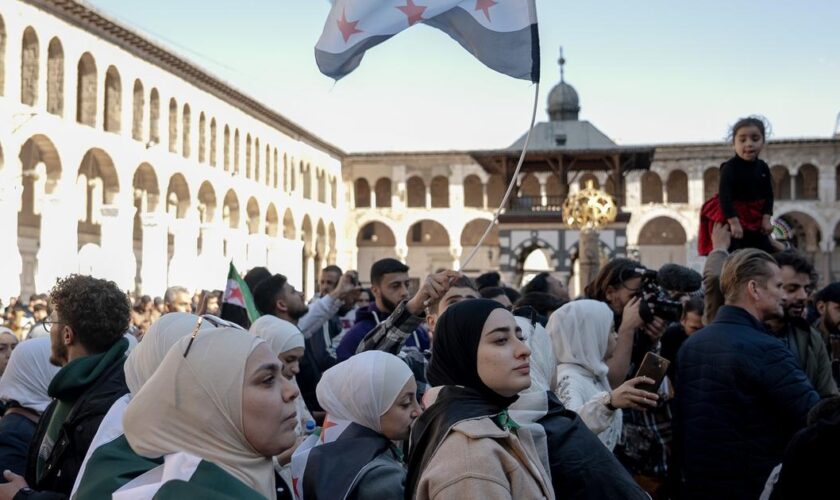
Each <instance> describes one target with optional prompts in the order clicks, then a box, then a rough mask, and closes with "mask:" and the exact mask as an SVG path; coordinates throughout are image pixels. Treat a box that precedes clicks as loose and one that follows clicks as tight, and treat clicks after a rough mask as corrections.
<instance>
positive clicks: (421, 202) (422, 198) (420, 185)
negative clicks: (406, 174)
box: [406, 176, 426, 208]
mask: <svg viewBox="0 0 840 500" xmlns="http://www.w3.org/2000/svg"><path fill="white" fill-rule="evenodd" d="M406 198H407V199H406V205H408V207H409V208H424V207H425V206H426V183H425V182H423V179H421V178H420V177H416V176H415V177H411V178H410V179H408V182H407V183H406Z"/></svg>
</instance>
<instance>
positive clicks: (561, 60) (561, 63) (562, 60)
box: [557, 45, 566, 82]
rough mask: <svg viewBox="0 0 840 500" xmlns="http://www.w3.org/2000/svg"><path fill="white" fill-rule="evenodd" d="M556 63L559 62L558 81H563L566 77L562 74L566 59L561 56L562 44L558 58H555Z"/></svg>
mask: <svg viewBox="0 0 840 500" xmlns="http://www.w3.org/2000/svg"><path fill="white" fill-rule="evenodd" d="M557 63H558V64H560V82H565V81H566V78H565V74H564V69H565V66H566V59H565V58H563V46H562V45H561V46H560V59H558V60H557Z"/></svg>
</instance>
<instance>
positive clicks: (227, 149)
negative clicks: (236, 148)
mask: <svg viewBox="0 0 840 500" xmlns="http://www.w3.org/2000/svg"><path fill="white" fill-rule="evenodd" d="M223 140H224V145H223V146H222V149H224V151H223V152H222V155H223V157H224V163H223V166H224V169H225V172H229V171H230V127H229V126H227V125H225V137H224V139H223Z"/></svg>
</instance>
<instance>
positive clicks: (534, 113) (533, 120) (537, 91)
mask: <svg viewBox="0 0 840 500" xmlns="http://www.w3.org/2000/svg"><path fill="white" fill-rule="evenodd" d="M539 96H540V83H539V82H537V83H536V84H535V85H534V109H533V111H532V112H531V126H530V127H529V128H528V134H527V135H525V145H524V146H522V154H521V155H519V163H518V164H517V165H516V170H514V171H513V178H512V179H511V180H510V184H509V185H508V188H507V191H506V192H505V197H504V198H502V203H501V204H500V205H499V208H497V209H496V213H495V214H494V215H493V221H492V222H490V224H489V225H488V226H487V229H486V230H485V231H484V234H482V235H481V238H480V239H479V240H478V243H476V245H475V247H474V248H473V249H472V251H471V252H470V253H469V255H467V258H466V259H464V260H463V261H462V262H461V263H460V266H459V269H457V270H458V271H460V270H461V269H464V268H465V267H467V265H469V263H470V262H471V261H472V259H473V257H475V255H476V253H478V249H479V248H481V245H482V244H483V243H484V240H485V239H487V235H489V234H490V231H492V230H493V227H494V226H495V225H496V224H498V222H499V214H501V213H502V209H503V208H504V207H506V206H507V202H508V199H509V198H510V194H511V193H512V192H513V188H514V186H516V179H517V177H518V176H519V171H520V170H522V164H523V163H524V162H525V154H526V153H527V152H528V144H529V143H530V142H531V132H533V131H534V125H535V124H536V120H537V103H538V102H539Z"/></svg>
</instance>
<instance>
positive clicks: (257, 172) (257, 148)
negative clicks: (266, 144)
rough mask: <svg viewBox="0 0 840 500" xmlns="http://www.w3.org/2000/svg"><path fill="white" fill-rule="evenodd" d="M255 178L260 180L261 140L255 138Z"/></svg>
mask: <svg viewBox="0 0 840 500" xmlns="http://www.w3.org/2000/svg"><path fill="white" fill-rule="evenodd" d="M254 180H255V181H257V182H260V140H259V139H254Z"/></svg>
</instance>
